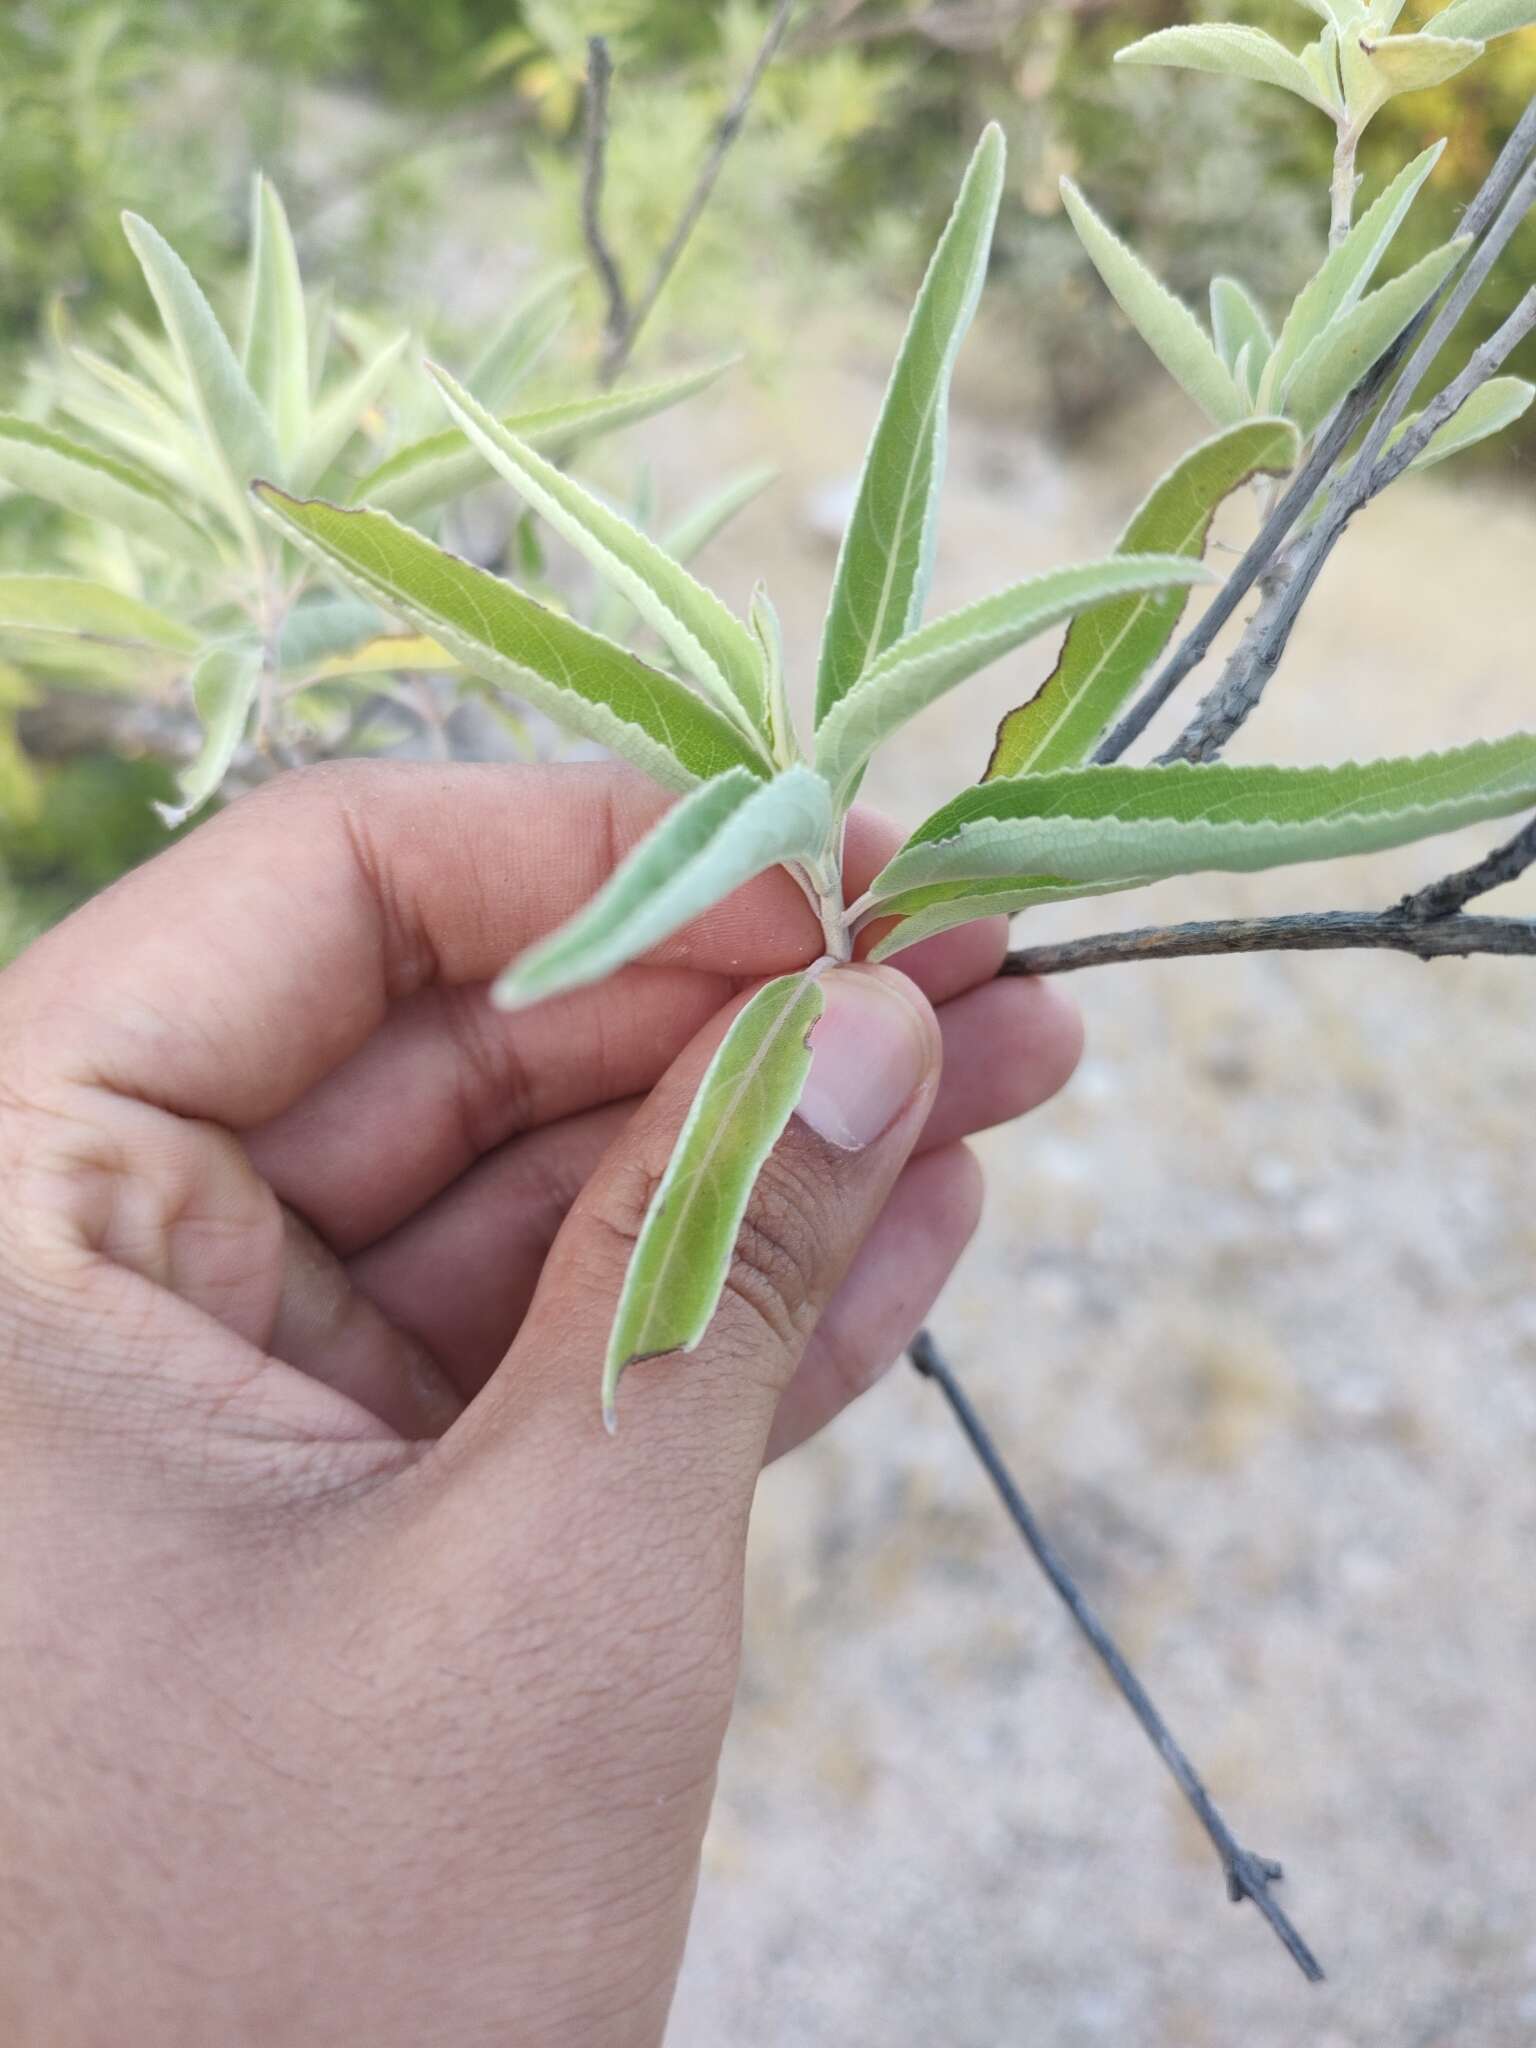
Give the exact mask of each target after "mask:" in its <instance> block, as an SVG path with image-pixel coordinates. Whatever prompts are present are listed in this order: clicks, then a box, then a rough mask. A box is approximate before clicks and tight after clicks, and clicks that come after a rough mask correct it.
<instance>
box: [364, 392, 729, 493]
mask: <svg viewBox="0 0 1536 2048" xmlns="http://www.w3.org/2000/svg"><path fill="white" fill-rule="evenodd" d="M734 360H735V358H734V357H733V358H731V361H734ZM731 361H728V362H723V363H711V364H709V365H708V366H707V367H706V368H704V369H702V370H690V371H689V372H688V373H687V375H686V376H681V377H669V378H667V379H666V380H665V381H664V382H661V383H658V384H637V385H632V386H631V387H630V388H629V389H627V390H624V391H605V392H603V393H602V394H601V395H600V396H599V397H597V398H577V399H571V400H568V401H567V402H566V403H565V404H563V405H548V406H543V407H541V408H539V409H537V410H532V411H528V412H518V413H509V414H507V415H506V416H505V417H504V418H503V420H502V422H501V424H502V425H503V426H504V427H505V428H506V429H507V430H508V432H509V433H513V434H516V435H517V436H518V438H519V439H520V440H523V441H527V442H528V443H529V444H530V445H531V446H532V447H535V448H551V447H554V448H559V449H561V450H567V449H570V448H572V447H575V446H576V445H578V444H579V443H580V442H582V441H588V440H593V439H595V438H596V437H597V436H598V435H599V434H611V433H613V432H614V431H615V430H616V429H617V428H619V427H627V426H630V425H632V424H633V423H634V422H635V421H637V420H643V419H649V418H650V417H651V415H652V414H653V413H658V412H665V411H666V410H667V408H668V407H669V406H674V405H678V404H680V403H681V402H682V400H683V399H685V398H691V397H693V396H694V394H695V393H696V392H699V391H703V390H705V389H706V388H707V387H708V386H709V385H711V384H713V383H714V381H715V379H716V378H717V377H719V376H721V375H722V374H723V373H724V372H725V371H726V370H728V369H729V368H730V366H731ZM485 477H486V463H485V458H484V456H483V455H482V454H481V453H480V451H479V449H478V448H476V447H474V446H473V445H472V444H471V442H470V440H469V438H468V436H467V435H465V434H463V433H461V432H460V431H459V429H458V428H457V427H449V428H447V429H446V431H445V432H443V433H441V434H429V435H428V436H427V437H426V438H425V440H421V441H413V442H411V443H410V444H409V446H407V447H405V448H400V449H397V450H396V452H395V453H394V454H393V455H391V456H390V458H389V460H388V461H387V462H381V463H380V464H379V466H378V468H377V469H373V470H370V471H369V473H368V474H367V476H365V477H364V478H363V479H362V481H361V482H360V483H359V484H358V485H357V486H356V487H355V488H354V490H353V491H352V493H351V497H352V501H353V502H354V503H367V504H369V505H372V506H374V507H375V508H377V509H378V510H380V511H384V512H393V513H394V514H395V516H396V517H397V518H399V519H418V518H420V517H421V516H422V514H423V513H426V512H430V511H432V510H433V509H434V508H435V507H436V506H438V505H442V504H445V503H446V502H447V500H448V499H449V498H456V497H458V496H459V494H460V493H461V492H463V491H468V490H472V489H473V488H474V486H475V485H476V484H479V483H483V482H484V481H485Z"/></svg>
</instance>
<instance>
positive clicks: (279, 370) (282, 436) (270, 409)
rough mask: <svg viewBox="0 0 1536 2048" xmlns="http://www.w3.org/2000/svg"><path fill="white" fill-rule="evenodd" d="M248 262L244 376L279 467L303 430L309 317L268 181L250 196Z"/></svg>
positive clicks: (288, 234) (282, 215)
mask: <svg viewBox="0 0 1536 2048" xmlns="http://www.w3.org/2000/svg"><path fill="white" fill-rule="evenodd" d="M251 216H252V218H251V261H250V276H249V280H248V285H247V302H246V314H245V350H244V357H243V360H244V364H245V373H246V376H247V377H248V378H249V380H250V385H251V389H252V390H253V391H254V392H255V394H256V396H257V398H258V399H260V401H261V403H262V405H263V406H264V407H265V409H266V413H267V417H268V418H269V419H270V420H271V422H272V425H273V428H274V430H275V432H276V434H277V445H278V448H279V450H280V452H281V454H282V458H283V460H284V461H285V462H292V461H293V459H294V457H295V456H296V455H297V454H298V452H299V450H300V448H302V447H303V445H304V436H305V434H306V433H307V432H308V430H309V314H308V311H307V309H306V307H305V304H304V283H303V280H302V278H301V277H300V275H299V258H298V252H297V250H296V249H295V248H294V246H293V234H292V231H291V230H290V228H289V226H288V215H287V213H286V211H285V210H284V207H283V202H282V199H281V197H280V196H279V194H278V190H277V187H276V186H275V185H274V184H273V183H272V181H271V179H270V178H266V177H263V176H262V175H261V173H260V172H258V173H257V175H256V178H255V180H254V182H253V188H252V195H251Z"/></svg>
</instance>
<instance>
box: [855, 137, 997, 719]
mask: <svg viewBox="0 0 1536 2048" xmlns="http://www.w3.org/2000/svg"><path fill="white" fill-rule="evenodd" d="M1004 157H1005V149H1004V144H1003V134H1002V130H1001V129H1000V128H999V127H998V126H997V125H996V123H993V124H992V125H991V126H990V127H989V128H988V129H987V130H986V132H985V134H984V135H983V136H982V138H981V141H980V142H979V143H978V145H977V147H976V152H975V154H974V156H973V157H972V158H971V161H970V165H969V168H968V169H967V171H966V174H965V179H964V182H963V183H962V184H961V187H960V192H959V196H958V197H957V199H956V200H955V205H954V211H953V212H952V213H951V214H950V217H949V221H948V224H947V225H946V227H945V229H944V232H943V234H942V235H941V236H940V238H939V243H938V247H937V248H936V249H935V250H934V252H933V258H932V260H931V262H930V263H929V265H928V271H927V275H926V276H925V277H924V279H923V282H922V286H921V288H920V289H919V291H918V295H917V301H916V303H915V305H914V306H913V308H912V316H911V318H910V320H909V321H908V323H907V330H906V333H905V334H904V336H903V337H902V342H901V347H900V349H899V350H898V352H897V356H896V362H895V365H894V367H893V368H892V371H891V378H890V382H889V384H888V385H887V386H886V391H885V398H884V400H883V402H882V404H881V407H880V417H879V419H878V420H877V421H876V423H875V431H874V433H873V435H872V436H871V438H870V443H869V447H868V450H867V452H866V454H865V457H864V468H863V472H862V474H861V475H860V478H859V486H858V492H857V494H856V496H855V499H854V507H853V514H852V517H851V518H850V519H849V521H848V526H847V530H846V531H845V532H844V534H843V539H842V545H841V547H840V548H839V550H838V557H837V569H836V571H835V573H834V576H833V579H832V594H831V598H830V599H829V601H828V605H827V616H826V623H825V625H824V627H823V630H822V640H821V654H820V659H819V661H818V665H817V672H816V721H817V723H818V724H820V723H821V721H822V720H823V719H825V718H826V717H827V716H828V715H829V713H830V712H831V710H832V708H833V706H834V705H835V704H837V703H838V702H839V701H840V700H841V699H842V698H843V697H846V696H847V694H848V692H849V691H850V690H851V689H852V688H853V687H854V685H855V684H856V683H857V682H858V680H859V678H860V677H861V676H862V675H863V674H864V672H865V670H866V669H867V668H868V667H869V666H870V664H871V663H872V662H874V661H877V660H878V659H879V657H880V656H881V655H882V654H883V653H884V652H885V650H886V649H887V648H888V647H890V646H891V645H892V644H893V642H895V641H897V640H899V639H900V638H901V637H902V635H903V634H905V633H910V632H911V630H912V628H913V627H914V626H915V625H916V624H917V622H918V620H919V619H920V618H921V616H922V610H923V604H924V601H925V599H926V597H927V594H928V583H929V579H930V577H931V575H932V570H933V550H934V537H935V532H936V520H937V515H938V495H939V489H940V485H941V484H942V482H943V477H944V455H945V447H946V441H947V434H948V424H947V422H948V411H949V386H950V379H951V377H952V375H953V373H954V367H955V359H956V357H957V356H958V354H959V352H960V344H961V343H962V341H964V339H965V336H966V332H967V330H968V329H969V327H970V324H971V319H972V316H973V314H974V313H975V311H976V302H977V300H978V299H979V298H980V296H981V288H982V285H983V284H984V283H985V281H986V274H987V258H988V256H989V254H990V252H991V248H992V231H993V228H994V226H995V224H996V221H997V209H998V203H999V201H1000V199H1001V197H1002V190H1003V165H1004Z"/></svg>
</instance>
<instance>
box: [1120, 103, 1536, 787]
mask: <svg viewBox="0 0 1536 2048" xmlns="http://www.w3.org/2000/svg"><path fill="white" fill-rule="evenodd" d="M1533 150H1536V98H1533V99H1532V101H1531V103H1530V105H1529V106H1528V107H1527V108H1526V110H1525V112H1524V114H1522V116H1521V117H1520V119H1519V121H1517V122H1516V124H1515V126H1514V129H1513V130H1512V132H1511V134H1510V137H1509V140H1508V141H1507V142H1506V143H1505V145H1504V147H1503V149H1502V150H1501V151H1500V152H1499V155H1498V157H1497V159H1496V160H1495V162H1494V165H1493V168H1492V170H1490V171H1489V173H1488V176H1487V177H1486V178H1485V179H1484V181H1483V184H1482V187H1481V189H1480V190H1479V191H1478V193H1477V195H1476V196H1475V198H1474V199H1473V200H1472V203H1471V204H1470V205H1469V206H1468V208H1467V210H1466V213H1465V214H1464V215H1463V217H1462V224H1461V225H1462V232H1463V233H1464V234H1468V235H1472V236H1479V235H1481V234H1482V233H1483V232H1484V230H1485V229H1486V228H1487V227H1488V226H1489V225H1490V223H1492V222H1493V221H1494V220H1495V219H1496V217H1498V216H1499V214H1500V210H1501V208H1504V207H1505V206H1506V203H1507V202H1508V201H1509V200H1510V197H1511V195H1512V194H1513V193H1514V191H1515V188H1516V186H1517V184H1518V183H1519V181H1520V174H1521V172H1522V170H1524V169H1525V167H1526V165H1527V162H1528V160H1529V158H1530V156H1531V153H1532V151H1533ZM1512 231H1513V229H1512V226H1511V232H1512ZM1504 239H1507V237H1505V238H1503V239H1501V240H1500V242H1499V244H1498V248H1497V249H1496V250H1495V252H1494V253H1495V255H1497V254H1498V253H1499V252H1500V251H1501V250H1502V248H1503V240H1504ZM1479 255H1481V251H1480V252H1479ZM1491 261H1492V259H1490V264H1491ZM1474 262H1476V259H1474ZM1484 275H1486V271H1485V270H1479V271H1478V273H1477V274H1476V276H1475V281H1474V282H1473V284H1472V287H1471V289H1472V291H1475V290H1476V289H1477V288H1478V286H1479V285H1480V284H1481V282H1482V277H1483V276H1484ZM1471 276H1473V265H1468V267H1467V270H1466V271H1465V272H1464V273H1463V277H1462V280H1461V281H1460V282H1459V283H1458V284H1457V285H1456V287H1455V288H1454V290H1453V292H1452V296H1451V298H1450V299H1448V300H1447V301H1446V311H1447V313H1450V314H1451V320H1450V325H1451V326H1454V325H1455V323H1456V321H1457V320H1459V319H1460V317H1461V314H1462V312H1463V311H1464V310H1465V308H1466V305H1467V303H1468V302H1469V299H1470V296H1471V293H1470V292H1468V293H1467V294H1466V296H1465V297H1464V296H1463V292H1464V290H1465V287H1466V282H1467V279H1468V277H1471ZM1453 308H1454V311H1453V310H1452V309H1453ZM1432 320H1433V321H1434V326H1433V328H1432V329H1431V332H1430V334H1429V335H1427V336H1426V337H1425V342H1424V345H1423V346H1421V347H1420V348H1419V349H1418V350H1417V352H1416V353H1415V355H1414V358H1413V363H1412V364H1411V365H1410V368H1409V372H1408V373H1407V375H1405V377H1404V383H1405V384H1406V383H1407V376H1408V375H1412V377H1413V386H1412V388H1414V389H1416V388H1417V385H1418V383H1419V382H1420V381H1421V380H1422V377H1423V375H1424V372H1425V371H1426V370H1427V369H1428V368H1429V365H1430V363H1431V362H1432V361H1433V359H1434V357H1435V356H1436V355H1437V354H1438V353H1439V351H1440V348H1441V347H1442V346H1443V344H1444V339H1445V334H1446V333H1448V332H1449V327H1445V330H1444V332H1441V329H1442V327H1443V325H1444V323H1443V320H1439V319H1435V318H1434V308H1433V302H1432V303H1431V305H1430V306H1428V307H1426V308H1425V309H1424V311H1423V312H1421V313H1420V314H1419V315H1418V317H1417V318H1416V319H1415V320H1414V321H1413V322H1412V323H1411V324H1410V325H1409V327H1408V328H1407V329H1406V331H1405V332H1404V333H1403V334H1401V335H1399V337H1398V339H1397V340H1396V341H1395V342H1394V343H1393V345H1392V347H1391V348H1390V349H1389V350H1388V351H1387V353H1386V354H1385V355H1384V356H1383V357H1382V359H1381V361H1380V362H1379V363H1377V365H1376V366H1375V368H1374V369H1373V370H1372V371H1371V372H1370V374H1369V375H1368V376H1367V377H1366V379H1365V381H1364V382H1363V383H1362V384H1360V385H1359V386H1358V387H1357V388H1356V390H1355V392H1354V394H1353V396H1352V397H1350V398H1348V399H1346V400H1345V402H1344V404H1343V405H1342V406H1341V407H1340V408H1339V410H1338V412H1337V413H1336V414H1335V415H1334V419H1333V422H1332V424H1331V425H1330V426H1329V427H1327V428H1325V429H1324V432H1323V435H1322V438H1321V439H1320V440H1319V442H1318V444H1317V446H1316V447H1315V448H1314V450H1313V451H1312V454H1311V455H1310V456H1309V457H1308V459H1307V461H1306V462H1305V464H1304V465H1303V466H1302V468H1301V470H1300V472H1299V473H1298V475H1297V477H1296V479H1295V481H1294V482H1293V483H1292V484H1291V486H1290V488H1289V489H1288V490H1287V491H1286V492H1285V494H1284V496H1283V497H1282V498H1281V500H1280V502H1279V504H1278V505H1277V506H1276V507H1275V509H1274V511H1273V512H1272V513H1271V514H1270V516H1269V518H1268V519H1267V520H1266V521H1265V522H1264V525H1263V527H1262V528H1261V530H1260V532H1259V534H1258V535H1257V537H1256V538H1255V540H1254V541H1253V543H1252V545H1251V546H1250V547H1249V548H1248V550H1247V551H1246V553H1245V554H1244V555H1243V556H1242V558H1241V560H1240V561H1239V562H1238V564H1237V566H1236V568H1234V569H1233V571H1232V573H1231V575H1230V576H1229V577H1228V578H1227V581H1226V582H1225V583H1224V584H1223V585H1222V588H1221V589H1220V590H1219V591H1218V592H1217V594H1216V596H1215V598H1214V599H1213V600H1212V601H1211V603H1210V605H1209V606H1208V607H1207V608H1206V610H1205V612H1204V613H1203V614H1202V615H1201V617H1200V618H1199V619H1198V620H1197V621H1196V623H1195V625H1194V626H1193V627H1192V628H1191V629H1190V631H1189V632H1188V633H1187V634H1186V635H1185V637H1184V639H1183V640H1182V641H1181V643H1180V644H1179V646H1178V648H1177V649H1176V650H1175V652H1174V653H1173V655H1172V656H1171V657H1170V658H1169V660H1168V661H1167V663H1166V664H1165V665H1164V667H1163V668H1162V669H1161V670H1160V671H1159V673H1158V675H1157V676H1156V678H1155V679H1154V680H1153V682H1152V683H1151V684H1149V685H1148V687H1147V689H1146V691H1145V692H1144V693H1143V695H1142V696H1141V697H1139V698H1138V699H1137V701H1136V702H1135V703H1134V704H1133V705H1132V706H1131V708H1130V710H1129V711H1128V712H1127V713H1126V714H1125V716H1124V717H1123V718H1122V719H1121V720H1120V722H1119V724H1118V725H1117V726H1115V728H1114V729H1113V731H1112V732H1111V733H1110V734H1109V737H1108V738H1107V739H1106V740H1104V741H1103V743H1102V744H1101V745H1100V746H1099V748H1098V749H1097V751H1096V752H1095V754H1094V757H1093V758H1094V759H1095V761H1101V762H1102V761H1118V760H1119V759H1120V757H1121V755H1122V754H1123V753H1124V752H1125V751H1126V749H1127V747H1129V746H1130V745H1131V744H1132V743H1133V742H1134V741H1135V740H1137V739H1139V738H1140V736H1141V734H1142V733H1143V732H1145V730H1146V729H1147V727H1148V726H1149V725H1150V724H1151V722H1152V720H1153V718H1154V717H1155V716H1156V715H1157V713H1158V712H1159V711H1160V710H1161V709H1162V707H1163V706H1164V705H1165V704H1166V703H1167V701H1168V699H1169V698H1170V697H1171V696H1172V695H1173V693H1174V691H1175V690H1176V689H1177V688H1178V686H1179V684H1180V683H1182V682H1183V680H1184V678H1185V677H1186V676H1187V675H1189V674H1190V673H1191V672H1192V671H1193V670H1194V669H1196V668H1198V666H1199V665H1200V663H1201V662H1202V661H1203V660H1204V659H1205V657H1206V655H1207V654H1208V653H1209V652H1210V650H1211V648H1212V646H1213V645H1214V644H1215V640H1216V636H1217V634H1218V633H1219V632H1220V631H1221V629H1222V627H1223V626H1225V625H1226V623H1227V621H1228V620H1229V619H1230V618H1231V617H1232V614H1233V613H1234V612H1235V611H1236V610H1237V607H1238V606H1239V605H1240V604H1241V603H1242V601H1243V599H1244V598H1245V597H1246V596H1247V595H1248V593H1249V591H1250V590H1251V589H1252V588H1253V586H1254V585H1255V584H1256V583H1257V582H1258V580H1259V578H1260V577H1261V576H1262V575H1264V573H1265V571H1266V570H1267V569H1269V567H1270V566H1271V564H1272V563H1273V562H1274V560H1275V558H1276V556H1277V555H1278V554H1279V553H1280V550H1281V548H1282V547H1283V546H1284V544H1285V541H1286V538H1287V536H1288V535H1289V533H1290V531H1291V528H1292V527H1293V526H1294V525H1295V524H1296V521H1297V520H1298V519H1299V518H1300V517H1301V516H1302V515H1303V513H1305V512H1306V511H1307V509H1308V507H1309V506H1310V505H1311V503H1312V500H1313V499H1314V497H1315V496H1316V495H1317V492H1318V490H1319V488H1320V487H1321V486H1322V485H1323V484H1324V483H1325V482H1326V480H1327V478H1328V476H1329V475H1330V473H1331V472H1332V469H1333V466H1334V463H1335V462H1336V461H1337V459H1338V457H1339V456H1340V455H1341V454H1342V453H1343V451H1344V449H1345V448H1346V447H1347V446H1348V445H1349V442H1350V441H1351V440H1352V439H1353V438H1354V434H1355V432H1356V429H1357V428H1358V427H1359V426H1360V424H1361V423H1362V421H1363V420H1364V419H1365V418H1366V416H1367V414H1368V413H1369V412H1370V410H1371V408H1372V406H1373V405H1374V404H1375V402H1376V400H1377V398H1378V397H1379V396H1380V394H1381V392H1382V389H1383V388H1384V386H1385V385H1386V383H1387V382H1388V380H1389V379H1390V378H1391V376H1392V375H1393V373H1394V372H1395V371H1396V370H1397V368H1398V366H1399V365H1400V364H1401V363H1403V362H1404V361H1405V360H1406V358H1407V357H1408V354H1409V351H1410V350H1412V349H1414V346H1415V343H1416V342H1418V340H1419V337H1420V336H1421V335H1424V334H1425V330H1426V328H1429V327H1430V323H1431V321H1432ZM1409 396H1411V390H1409V391H1405V392H1404V393H1403V399H1402V405H1401V406H1398V407H1397V410H1396V412H1395V414H1394V419H1393V421H1392V422H1391V423H1389V425H1388V427H1387V429H1386V431H1385V432H1383V433H1382V435H1381V437H1380V444H1379V445H1378V447H1377V449H1376V454H1375V455H1373V458H1372V459H1373V461H1374V460H1375V459H1376V456H1379V454H1380V448H1381V446H1384V444H1385V441H1386V436H1387V433H1390V431H1391V425H1393V424H1395V423H1396V418H1397V417H1400V415H1401V411H1402V409H1403V407H1405V406H1406V404H1407V400H1408V397H1409ZM1395 400H1396V394H1395V393H1394V402H1395ZM1373 438H1374V436H1373ZM1363 452H1364V451H1363V450H1362V453H1363Z"/></svg>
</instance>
